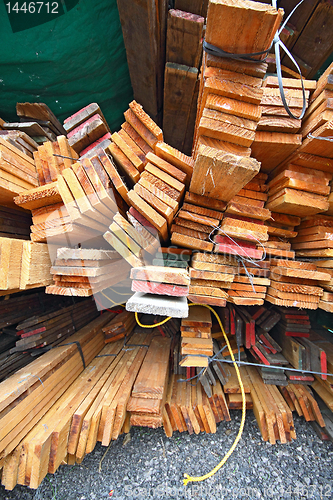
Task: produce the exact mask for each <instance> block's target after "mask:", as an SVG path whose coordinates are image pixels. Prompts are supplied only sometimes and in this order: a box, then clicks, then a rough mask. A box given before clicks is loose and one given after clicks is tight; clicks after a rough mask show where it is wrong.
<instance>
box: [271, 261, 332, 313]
mask: <svg viewBox="0 0 333 500" xmlns="http://www.w3.org/2000/svg"><path fill="white" fill-rule="evenodd" d="M270 279H271V284H270V287H269V288H268V290H267V296H266V300H267V301H268V302H270V303H271V304H275V305H278V306H284V307H288V306H289V307H302V308H305V309H317V307H318V304H319V301H320V297H321V296H322V294H323V290H322V288H321V287H320V286H318V284H319V283H320V282H322V281H324V282H325V281H329V280H330V275H329V274H328V273H323V272H320V271H318V270H317V265H316V264H313V263H311V262H301V261H294V260H284V259H272V260H271V274H270Z"/></svg>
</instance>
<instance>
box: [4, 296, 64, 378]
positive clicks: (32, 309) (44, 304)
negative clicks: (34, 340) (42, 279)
mask: <svg viewBox="0 0 333 500" xmlns="http://www.w3.org/2000/svg"><path fill="white" fill-rule="evenodd" d="M44 297H45V295H44V294H41V293H38V294H33V295H31V294H28V295H23V296H21V297H17V296H15V297H11V299H10V300H5V301H2V302H1V304H0V310H1V314H2V318H3V322H2V325H1V334H0V380H3V379H5V378H7V377H9V376H10V375H12V374H13V373H15V372H16V371H17V370H19V369H20V368H22V367H23V366H26V365H27V364H29V363H30V362H31V361H32V360H33V358H32V356H36V355H37V352H36V350H34V351H33V352H32V351H31V352H30V353H26V352H16V353H14V354H11V349H12V348H14V347H15V343H16V341H17V332H16V330H15V328H13V325H15V324H17V323H19V322H20V321H21V320H23V319H24V318H26V316H28V317H29V315H30V314H35V316H34V318H36V317H38V316H40V315H43V314H44V313H46V312H52V311H54V310H55V309H57V308H59V307H64V306H67V305H69V304H68V301H66V300H63V299H62V298H61V299H57V300H56V301H53V303H50V300H49V299H48V298H46V299H44ZM18 310H20V316H19V315H18ZM22 311H24V314H22ZM11 326H12V328H11Z"/></svg>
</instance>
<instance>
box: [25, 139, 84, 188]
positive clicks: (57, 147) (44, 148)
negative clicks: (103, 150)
mask: <svg viewBox="0 0 333 500" xmlns="http://www.w3.org/2000/svg"><path fill="white" fill-rule="evenodd" d="M78 157H79V155H78V154H77V153H76V152H75V151H74V149H73V148H71V146H70V145H69V143H68V140H67V139H66V136H64V135H59V136H58V137H57V140H56V141H55V142H50V141H47V142H45V143H44V144H42V145H41V146H39V147H38V150H37V151H35V152H34V160H35V165H36V169H37V175H38V182H39V185H40V186H43V185H44V184H48V183H49V182H53V181H56V180H57V178H58V175H59V174H61V173H62V171H63V170H64V169H65V168H68V167H70V166H71V165H72V164H73V163H75V161H76V159H77V158H78Z"/></svg>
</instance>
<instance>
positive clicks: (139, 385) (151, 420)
mask: <svg viewBox="0 0 333 500" xmlns="http://www.w3.org/2000/svg"><path fill="white" fill-rule="evenodd" d="M170 345H171V339H170V338H167V337H161V336H155V337H153V339H152V340H151V342H150V345H149V348H148V350H147V354H146V356H145V359H144V361H143V363H142V365H141V368H140V371H139V373H138V376H137V378H136V380H135V382H134V385H133V389H132V393H131V397H130V399H129V401H128V404H127V411H128V412H130V415H131V416H130V424H131V425H133V426H144V427H151V428H153V429H155V428H157V427H162V425H163V423H164V428H166V429H168V428H170V427H171V424H170V422H169V421H168V420H169V418H168V414H167V412H166V410H165V407H164V406H165V401H166V396H167V389H168V380H169V361H170Z"/></svg>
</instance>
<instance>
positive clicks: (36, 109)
mask: <svg viewBox="0 0 333 500" xmlns="http://www.w3.org/2000/svg"><path fill="white" fill-rule="evenodd" d="M16 113H17V116H19V118H20V122H21V123H22V125H23V124H24V123H25V122H33V123H35V124H38V125H40V126H41V128H42V129H43V131H44V133H45V134H47V136H51V138H50V140H55V136H59V135H66V130H65V129H64V127H63V126H62V125H61V123H60V121H59V120H58V118H57V117H56V116H55V115H54V113H53V112H52V111H51V110H50V108H49V107H48V106H47V105H46V104H45V103H43V102H18V103H17V104H16ZM47 136H46V137H47ZM52 137H54V139H53V138H52ZM38 139H39V140H40V142H43V141H44V142H45V139H44V140H42V139H41V138H38ZM48 140H49V139H48Z"/></svg>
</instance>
